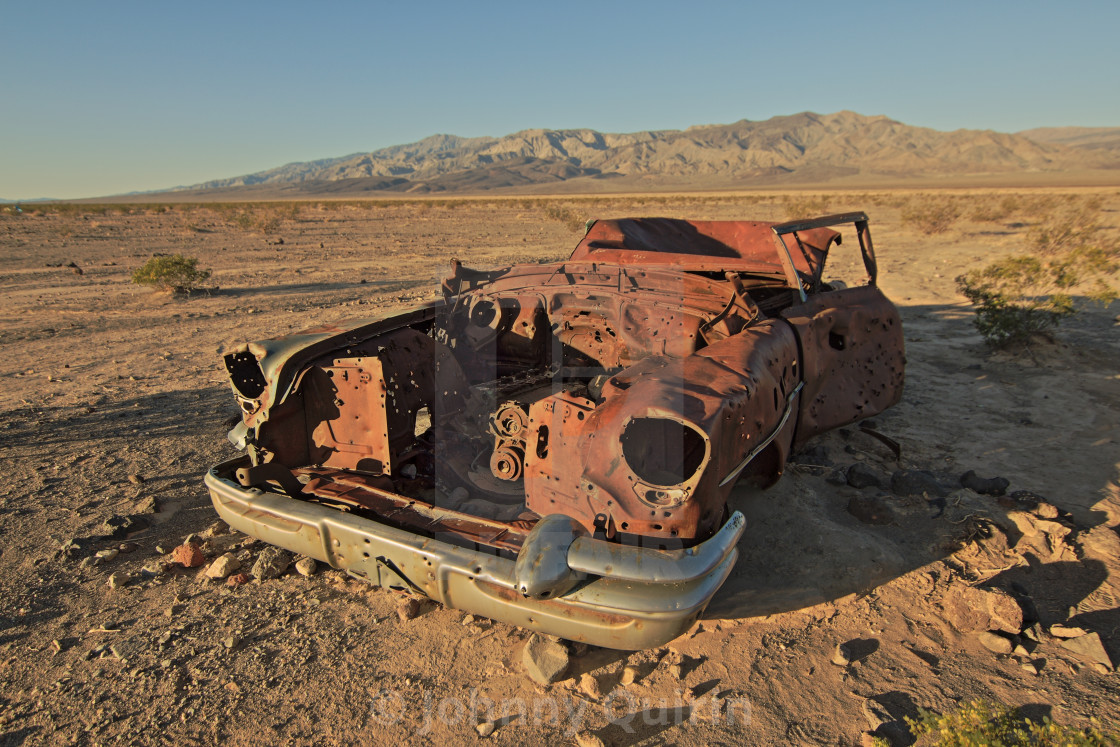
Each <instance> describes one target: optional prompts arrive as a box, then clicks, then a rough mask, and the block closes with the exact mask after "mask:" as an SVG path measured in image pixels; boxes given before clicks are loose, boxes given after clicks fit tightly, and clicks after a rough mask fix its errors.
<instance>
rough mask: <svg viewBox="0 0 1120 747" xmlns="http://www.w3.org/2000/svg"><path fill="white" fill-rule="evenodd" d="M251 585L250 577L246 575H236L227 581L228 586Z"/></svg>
mask: <svg viewBox="0 0 1120 747" xmlns="http://www.w3.org/2000/svg"><path fill="white" fill-rule="evenodd" d="M247 583H249V576H248V574H245V573H235V574H233V575H232V576H230V577H229V578H227V579H226V586H241V585H242V584H247Z"/></svg>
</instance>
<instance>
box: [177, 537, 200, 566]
mask: <svg viewBox="0 0 1120 747" xmlns="http://www.w3.org/2000/svg"><path fill="white" fill-rule="evenodd" d="M171 562H172V563H178V564H179V565H181V566H183V567H184V568H197V567H199V566H200V565H202V564H203V563H205V562H206V556H205V555H203V554H202V550H200V549H199V547H198V545H196V544H193V543H190V542H185V543H183V544H181V545H179V546H178V547H176V548H175V549H174V550H172V551H171Z"/></svg>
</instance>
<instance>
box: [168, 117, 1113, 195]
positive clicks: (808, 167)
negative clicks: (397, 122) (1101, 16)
mask: <svg viewBox="0 0 1120 747" xmlns="http://www.w3.org/2000/svg"><path fill="white" fill-rule="evenodd" d="M1116 168H1120V128H1116V129H1111V128H1072V127H1071V128H1047V129H1038V130H1029V131H1026V132H1021V133H1018V134H1010V133H1000V132H994V131H992V130H954V131H952V132H942V131H939V130H933V129H929V128H924V127H913V126H910V125H906V124H903V123H901V122H898V121H896V120H893V119H890V118H888V117H885V116H864V115H861V114H856V113H855V112H850V111H841V112H836V113H834V114H814V113H812V112H802V113H800V114H793V115H789V116H781V117H774V118H772V119H768V120H765V121H761V122H752V121H750V120H745V119H744V120H741V121H739V122H735V123H733V124H726V125H698V126H694V127H689V128H688V129H686V130H654V131H643V132H632V133H601V132H596V131H595V130H586V129H576V130H523V131H521V132H516V133H513V134H512V135H506V136H504V137H476V138H463V137H457V136H455V135H433V136H431V137H427V138H424V139H423V140H420V141H419V142H415V143H409V144H407V145H394V146H392V147H389V148H383V149H381V150H377V151H373V152H370V153H354V154H351V155H348V156H342V157H340V158H324V159H319V160H316V161H307V162H303V163H289V164H286V165H284V166H280V167H278V168H274V169H269V170H267V171H260V172H257V173H255V174H247V175H244V176H238V177H233V178H229V179H216V180H213V181H208V182H205V183H202V184H197V185H194V186H190V187H180V188H177V189H176V190H173V191H176V192H179V191H192V192H195V193H206V192H210V191H222V192H227V191H231V190H233V191H238V190H240V189H242V188H258V190H259V188H262V187H271V188H273V189H272V191H279V192H286V193H299V194H305V195H306V194H323V195H330V194H360V193H369V192H390V193H392V192H398V193H419V194H426V193H435V192H451V193H455V192H464V193H467V192H485V191H489V190H501V191H516V190H522V191H525V190H528V191H533V189H534V188H535V189H536V191H540V189H541V188H546V187H549V186H552V187H557V186H560V185H565V187H574V186H576V185H580V186H581V187H583V188H586V189H587V191H599V190H601V189H604V188H606V187H608V185H610V186H611V187H612V188H619V187H628V188H636V189H638V188H657V187H658V186H665V185H675V186H692V187H697V188H716V187H734V186H747V187H749V186H767V185H780V184H791V185H795V184H798V183H807V182H812V183H824V182H830V181H834V180H851V179H853V178H857V177H865V178H866V177H873V178H874V177H877V178H913V177H916V176H920V177H928V178H945V177H953V176H963V175H984V174H1015V173H1029V172H1036V173H1037V172H1054V173H1060V172H1069V171H1085V170H1100V169H1116ZM258 190H253V191H258Z"/></svg>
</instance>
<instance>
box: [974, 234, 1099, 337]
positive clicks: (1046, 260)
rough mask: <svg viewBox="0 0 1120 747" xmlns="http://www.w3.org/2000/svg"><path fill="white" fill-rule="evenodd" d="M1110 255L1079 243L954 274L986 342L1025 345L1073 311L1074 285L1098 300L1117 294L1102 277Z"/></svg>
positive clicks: (1074, 306)
mask: <svg viewBox="0 0 1120 747" xmlns="http://www.w3.org/2000/svg"><path fill="white" fill-rule="evenodd" d="M1110 254H1111V253H1110V252H1107V251H1105V250H1103V249H1100V248H1097V247H1092V248H1090V247H1079V248H1077V249H1074V250H1069V251H1066V252H1063V253H1062V254H1060V255H1058V256H1050V257H1039V256H1034V255H1018V256H1013V257H1008V258H1006V259H1001V260H999V261H997V262H993V263H991V264H989V265H988V266H987V267H984V268H981V269H979V270H972V271H971V272H968V273H965V274H964V275H961V276H959V277H958V278H957V288H958V289H959V290H960V292H961V293H963V294H964V295H965V296H966V297H967V298H968V300H969V301H971V302H972V304H973V305H974V306H975V307H976V319H975V323H976V328H977V329H978V330H979V331H980V334H982V335H983V336H984V339H985V340H986V341H987V342H988V343H989V344H990V345H992V346H993V347H1012V346H1020V345H1025V344H1027V343H1029V342H1030V341H1031V338H1032V337H1033V336H1034V335H1037V334H1043V335H1045V334H1047V333H1048V332H1049V331H1050V330H1052V329H1054V328H1055V327H1057V326H1058V324H1059V323H1060V322H1061V321H1062V319H1064V318H1066V317H1069V316H1072V315H1073V314H1075V313H1076V312H1077V307H1076V305H1075V304H1074V298H1073V290H1074V289H1075V288H1079V289H1081V290H1082V291H1083V292H1084V293H1085V295H1086V297H1087V298H1088V299H1089V300H1091V301H1095V302H1097V303H1102V304H1104V303H1108V302H1109V301H1111V300H1112V299H1114V298H1116V291H1115V289H1114V288H1113V287H1112V286H1111V285H1109V283H1108V282H1107V277H1108V276H1109V275H1110V274H1111V273H1112V272H1115V269H1116V265H1115V262H1114V260H1113V258H1112V256H1110Z"/></svg>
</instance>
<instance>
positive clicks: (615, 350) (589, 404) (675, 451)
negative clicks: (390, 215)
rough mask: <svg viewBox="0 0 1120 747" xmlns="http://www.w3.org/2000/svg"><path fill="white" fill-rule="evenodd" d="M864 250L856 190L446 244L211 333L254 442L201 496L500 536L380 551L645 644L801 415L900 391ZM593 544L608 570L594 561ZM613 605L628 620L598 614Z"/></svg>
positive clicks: (894, 353) (809, 430)
mask: <svg viewBox="0 0 1120 747" xmlns="http://www.w3.org/2000/svg"><path fill="white" fill-rule="evenodd" d="M838 228H839V229H854V235H855V238H856V240H857V241H858V245H859V249H860V255H861V258H862V262H863V267H864V270H865V273H866V276H865V282H864V284H861V285H856V286H854V287H850V288H849V287H845V286H843V284H841V283H836V282H830V281H828V280H826V278H825V267H826V260H827V258H828V256H829V253H830V251H832V250H833V248H834V247H835V246H836V245H838V244H840V243H841V241H842V238H843V235H844V234H843V233H842V232H841V231H840V230H836V229H838ZM877 273H878V268H877V264H876V260H875V255H874V249H873V247H872V243H871V234H870V230H869V227H868V219H867V216H866V215H864V214H863V213H848V214H842V215H835V216H825V217H822V218H815V219H808V220H801V221H791V222H786V223H768V222H760V221H686V220H676V219H667V218H635V219H617V220H602V221H596V222H594V223H591V224H589V227H588V230H587V231H586V233H585V235H584V237H583V239H582V240H581V241H580V242H579V244H578V246H577V247H576V249H575V250H574V252H573V253H572V255H571V257H570V258H569V259H568V260H566V261H563V262H556V263H551V264H535V265H514V266H511V267H504V268H499V269H494V270H476V269H469V268H466V267H464V266H462V265H461V264H460V263H458V262H453V263H452V270H451V273H450V275H449V276H448V277H447V278H446V279H445V280H444V281H443V283H442V289H443V298H442V300H440V301H438V302H435V303H432V304H428V305H426V306H424V307H421V308H416V309H412V310H408V311H405V312H401V313H398V314H394V315H391V316H388V317H385V318H381V319H377V320H367V321H357V322H345V323H339V324H333V325H327V326H322V327H318V328H314V329H310V330H306V331H304V332H301V333H299V334H297V335H292V336H289V337H286V338H280V339H277V340H265V341H260V342H255V343H248V344H246V345H243V346H240V347H237V348H235V349H233V350H230V351H228V352H227V353H226V355H225V357H224V360H225V364H226V367H227V370H228V372H229V375H230V379H231V383H232V386H233V390H234V394H235V396H236V398H237V400H238V402H239V405H240V407H241V410H242V414H243V422H242V424H240V425H239V426H238V427H237V428H235V429H234V431H233V432H231V440H234V441H235V442H236V443H238V444H239V445H243V446H244V447H245V448H246V450H247V452H248V454H247V457H246V458H245V459H243V460H242V461H241V462H239V466H238V467H236V469H234V468H230V469H229V470H227V471H226V472H224V473H222V472H221V471H220V470H219V471H218V472H212V474H211V476H209V477H208V484H210V485H211V490H212V492H215V490H216V486H217V485H218V482H219V481H224V483H223V485H222V487H221V490H220V491H218V492H222V494H223V496H224V497H223V500H222V501H219V499H218V496H217V494H216V493H215V505H216V506H218V507H219V512H220V513H221V512H223V511H226V512H229V511H230V510H231V509H230V508H229V506H230V505H232V504H231V503H230V500H233V501H234V502H235V503H236V502H237V501H244V502H245V506H249V505H250V504H252V503H253V500H254V499H255V496H257V495H259V494H268V495H270V496H273V497H272V498H270V499H269V500H270V501H273V504H270V505H280V504H276V503H275V500H277V499H278V497H279V496H283V497H284V498H285V499H287V500H291V501H302V502H307V503H313V504H319V505H321V506H323V507H326V508H328V509H330V510H331V511H332V513H330V514H327V516H331V517H333V516H335V514H337V515H338V516H342V517H345V516H354V517H361V518H362V519H364V520H367V521H369V522H372V523H369V524H363V526H364V527H365V529H364V530H363V531H365V532H367V536H366V539H365V540H363V542H365V543H366V544H371V540H370V537H369V536H368V533H369V532H372V533H373V534H375V535H376V534H377V533H378V532H379V531H380V530H378V529H376V527H386V528H391V529H392V530H393V531H403V532H406V533H408V535H410V536H416V537H418V538H429V539H431V540H433V541H434V544H430V545H427V546H425V547H426V549H425V550H424V552H426V553H429V554H430V555H431V557H426V559H425V560H424V562H427V563H428V565H429V566H430V567H433V568H434V567H435V566H440V565H441V564H442V565H447V567H448V568H457V567H458V566H456V563H457V562H458V560H457V559H458V558H459V556H458V555H456V553H455V552H453V551H451V550H447V549H443V550H432V549H431V548H432V547H436V546H438V547H439V548H463V549H466V550H469V551H470V552H474V553H480V554H481V555H483V556H485V555H492V556H495V557H500V558H504V559H506V560H509V561H513V564H512V565H502V566H501V568H502V569H504V570H502V571H501V573H498V574H497V577H495V578H489V579H476V578H474V577H473V576H472V574H471V573H469V569H466V570H464V571H463V574H459V575H462V579H460V578H459V575H456V574H457V573H458V571H454V570H452V571H447V573H448V574H450V575H449V576H448V578H454V579H456V580H455V581H454V582H453V583H452V582H448V584H449V585H448V586H446V588H443V589H441V590H437V591H436V592H434V593H433V592H432V591H431V590H432V586H431V583H430V581H431V579H424V581H425V582H424V583H421V582H420V581H416V582H413V581H411V580H409V579H407V578H404V579H401V573H402V572H403V571H402V570H401V569H403V568H405V567H410V564H412V563H413V562H414V561H416V558H415V557H410V558H407V559H403V556H402V559H401V561H400V562H396V561H393V559H392V558H389V557H384V558H381V559H379V560H378V562H379V563H381V566H378V568H380V567H382V566H384V567H385V568H393V569H396V570H393V571H392V573H391V574H389V575H390V576H392V577H393V578H397V579H398V580H401V581H402V583H403V584H404V586H406V587H411V588H412V589H413V590H421V587H423V589H422V590H423V592H424V593H427V594H428V595H429V596H435V597H437V598H441V599H442V600H443V601H445V602H446V601H448V600H449V599H450V597H451V596H454V595H458V596H459V597H463V595H464V594H465V593H466V592H465V591H464V590H463V589H459V590H458V591H453V590H452V589H451V586H453V585H454V584H460V585H462V584H476V585H477V584H485V585H486V586H487V588H489V587H493V586H495V584H496V587H497V588H500V589H501V590H502V591H501V593H500V594H495V593H486V594H483V596H485V597H486V598H487V599H492V600H495V604H499V605H500V607H501V608H500V609H490V608H487V609H475V610H471V611H474V612H480V613H481V614H487V613H488V612H489V613H490V614H491V616H495V617H497V618H499V619H509V620H511V621H516V622H517V624H528V625H529V626H530V627H536V628H538V629H541V630H545V631H546V632H555V631H559V632H558V633H557V634H560V635H565V636H566V637H573V638H579V639H588V640H593V641H595V642H600V643H603V645H615V646H616V647H619V648H626V647H635V646H636V647H641V646H643V645H647V644H648V643H649V641H650V640H652V639H651V638H650V636H654V637H657V636H664V635H666V634H667V631H670V632H671V631H672V630H673V629H674V627H673V625H674V624H684V623H685V622H686V621H688V620H691V619H695V616H696V614H698V611H699V610H700V609H702V607H703V605H704V604H706V602H707V599H704V598H701V597H703V596H704V595H708V598H710V594H709V592H711V593H714V589H713V588H710V587H711V586H712V579H711V578H708V577H709V576H711V575H712V574H716V575H718V574H724V575H726V573H727V572H728V571H729V568H730V565H729V563H730V562H733V560H734V555H735V552H734V544H735V542H736V541H737V539H738V536H739V535H740V534H741V533H742V531H743V522H742V520H741V516H740V515H738V514H732V512H731V511H730V510H729V509H728V497H729V494H730V492H731V490H732V489H733V487H734V486H735V484H736V483H737V482H739V481H741V480H750V481H753V482H755V483H757V484H760V485H763V486H765V485H768V484H771V483H773V482H774V481H775V480H777V479H778V478H779V477H780V476H781V474H782V471H783V469H784V467H785V464H786V460H787V458H788V457H789V455H790V454H791V452H793V451H794V450H796V449H797V448H799V447H801V446H802V445H803V444H805V443H806V442H807V441H808V440H809V439H811V438H812V437H813V436H815V435H818V434H820V433H822V432H824V431H827V430H829V429H832V428H836V427H838V426H841V425H844V424H847V423H851V422H855V421H857V420H860V419H862V418H865V417H868V416H870V415H873V414H876V413H878V412H881V411H882V410H884V409H886V408H887V407H890V406H891V405H893V404H894V403H896V402H897V401H898V399H899V397H900V396H901V392H902V386H903V378H904V367H905V353H904V346H903V337H902V328H901V323H900V320H899V316H898V312H897V310H896V309H895V307H894V305H893V304H891V302H890V301H889V300H888V299H887V298H886V297H885V296H884V295H883V294H882V292H881V291H880V290H879V289H878V287H877V285H876V278H877ZM238 490H240V491H242V493H240V494H238V493H236V491H238ZM285 505H286V504H285ZM246 513H247V509H246V510H245V511H242V514H241V515H245V514H246ZM282 513H283V512H282ZM223 515H225V514H223ZM290 515H291V516H296V515H300V512H299V511H293V512H291V514H290ZM332 521H333V519H332ZM243 524H244V525H245V526H247V531H249V532H250V533H255V534H257V536H260V535H261V534H267V532H263V531H257V532H254V526H253V523H252V522H243ZM324 531H325V530H324ZM385 531H386V532H388V531H389V529H386V530H385ZM273 534H274V533H273ZM293 536H294V535H293ZM323 536H324V537H326V535H325V534H324V535H323ZM268 539H269V541H274V542H275V541H277V540H276V538H275V536H273V535H270V536H269V537H268ZM378 539H379V540H384V537H379V538H378ZM324 541H325V540H324ZM280 543H281V544H282V542H280ZM295 544H300V543H296V542H294V541H293V542H292V543H289V545H295ZM304 544H306V542H305V543H303V544H300V547H295V546H289V549H292V550H295V551H301V549H303V548H304ZM387 546H393V545H392V544H390V545H387ZM355 551H359V552H360V547H357V548H353V549H352V550H349V551H347V552H346V553H341V556H342V557H343V558H346V557H351V558H352V557H353V555H354V552H355ZM401 552H402V553H405V551H404V550H402V551H401ZM408 552H412V551H408ZM441 552H442V553H443V554H442V555H440V553H441ZM673 552H684V553H691V554H688V555H670V554H667V553H673ZM612 553H614V555H617V557H618V558H619V559H620V562H619V565H620V566H624V567H625V568H626V569H627V570H626V571H625V573H624V574H623V575H622V576H619V573H621V572H620V571H616V570H615V566H614V565H607V566H605V567H604V566H602V565H601V564H600V565H596V564H595V563H596V562H597V561H595V558H600V557H614V555H612ZM692 554H695V555H702V556H703V557H702V558H701V559H700V561H699V562H696V563H694V562H692V560H691V559H692V557H693V555H692ZM683 558H687V559H689V563H683V562H681V559H683ZM324 559H326V560H328V562H335V563H336V564H339V561H337V559H333V560H332V558H324ZM674 559H675V560H674ZM346 562H349V561H346ZM674 562H675V563H677V564H678V565H681V566H682V567H683V566H685V565H688V566H689V567H692V568H694V570H693V571H689V572H687V573H686V572H685V571H683V570H682V571H681V572H680V573H677V572H676V571H674V570H673V563H674ZM467 565H468V566H469V565H471V564H470V563H467ZM701 567H702V568H703V569H705V570H702V571H697V570H695V568H701ZM464 568H466V567H465V566H464ZM580 568H595V569H597V570H598V571H599V574H598V575H592V574H589V573H588V572H585V571H581V570H578V569H580ZM643 569H657V571H656V573H655V574H653V575H656V578H654V577H653V576H652V575H651V576H650V577H649V578H643V574H644V573H645V571H643ZM666 569H669V570H666ZM651 573H652V570H651ZM690 573H691V574H692V575H689V574H690ZM502 574H505V575H502ZM705 574H707V576H705ZM367 575H368V574H367ZM428 575H430V576H431V577H432V578H435V576H436V572H435V571H434V570H433V571H431V572H429V573H428ZM613 576H618V578H612V577H613ZM719 580H720V581H722V578H720V579H719ZM612 581H618V582H622V581H626V582H628V583H631V584H633V583H639V584H641V583H648V584H650V585H651V586H652V587H653V589H654V593H655V594H660V595H661V596H662V597H664V598H665V599H668V598H669V597H671V595H672V594H673V593H674V592H675V591H676V592H681V593H683V592H682V590H685V589H687V590H688V591H689V593H690V594H692V595H693V596H696V599H697V601H696V602H695V604H693V605H692V608H690V609H687V610H681V611H680V614H679V615H676V616H674V615H673V614H670V613H669V612H667V611H666V610H668V609H670V608H671V607H672V605H668V607H664V608H663V606H659V604H660V603H653V602H651V603H650V604H649V605H648V609H645V608H632V607H633V606H634V604H635V602H634V601H633V599H632V598H631V597H629V596H628V594H630V592H625V593H624V592H622V591H621V589H622V588H623V586H624V584H622V583H613V584H612V583H611V582H612ZM715 588H718V584H715ZM482 593H483V589H482V587H481V586H476V588H474V589H473V590H472V591H471V594H474V595H475V596H472V597H471V598H472V599H475V601H476V602H477V600H478V598H479V597H478V596H477V595H478V594H482ZM441 595H442V596H441ZM604 595H606V596H604ZM697 595H698V596H697ZM531 598H532V599H535V600H536V603H538V604H543V603H545V602H546V601H547V604H548V606H549V608H551V607H554V606H556V605H560V606H562V607H563V606H564V605H565V604H566V602H565V600H568V606H567V607H566V609H567V610H568V612H567V613H566V614H565V615H555V614H553V615H544V617H545V618H546V619H547V620H552V621H553V622H544V623H541V622H539V621H538V619H537V618H536V617H533V616H531V615H525V614H522V613H521V612H517V613H516V614H515V613H514V612H512V610H517V607H518V599H521V600H529V599H531ZM690 598H691V597H690ZM449 603H454V601H453V600H452V601H450V602H449ZM627 605H630V607H628V606H627ZM483 606H484V607H485V606H486V605H483ZM522 606H524V603H523V604H522ZM638 607H641V605H640V604H639V605H638ZM573 610H574V611H573ZM562 618H564V619H568V620H571V621H572V622H571V624H567V623H564V624H561V623H557V622H555V621H556V620H560V619H562ZM619 619H628V620H637V621H639V622H641V623H642V624H641V625H637V626H634V625H629V626H622V628H621V629H622V630H625V631H627V632H626V633H623V634H619V635H620V637H618V638H612V637H611V635H612V634H609V633H606V632H604V631H606V630H608V629H619V624H618V620H619ZM526 620H528V621H529V622H526ZM607 621H609V624H608V622H607ZM650 621H657V624H655V625H653V624H647V623H649V622H650ZM581 626H582V627H581ZM589 631H590V632H589ZM584 633H587V635H584ZM604 641H605V643H604Z"/></svg>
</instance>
